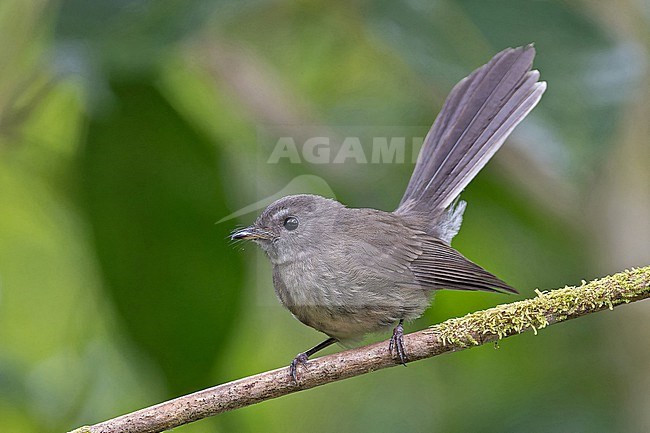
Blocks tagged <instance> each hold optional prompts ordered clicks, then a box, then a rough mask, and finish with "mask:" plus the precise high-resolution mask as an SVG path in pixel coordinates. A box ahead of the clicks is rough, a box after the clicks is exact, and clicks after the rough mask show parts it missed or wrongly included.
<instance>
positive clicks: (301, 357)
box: [289, 337, 336, 383]
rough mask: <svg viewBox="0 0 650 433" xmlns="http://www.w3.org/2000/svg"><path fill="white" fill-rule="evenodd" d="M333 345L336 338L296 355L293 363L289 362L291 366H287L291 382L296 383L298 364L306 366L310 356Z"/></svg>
mask: <svg viewBox="0 0 650 433" xmlns="http://www.w3.org/2000/svg"><path fill="white" fill-rule="evenodd" d="M334 343H336V338H333V337H330V338H328V339H327V340H325V341H323V342H322V343H320V344H317V345H316V346H314V347H312V348H311V349H309V350H308V351H306V352H302V353H299V354H297V355H296V357H295V358H294V359H293V361H291V364H290V365H289V373H290V374H291V378H292V379H293V381H294V382H296V383H298V372H297V366H298V364H303V365H304V364H306V363H307V360H308V359H309V357H310V356H312V355H313V354H314V353H316V352H318V351H320V350H323V349H325V348H326V347H327V346H331V345H332V344H334Z"/></svg>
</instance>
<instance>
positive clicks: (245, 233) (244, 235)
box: [230, 226, 273, 241]
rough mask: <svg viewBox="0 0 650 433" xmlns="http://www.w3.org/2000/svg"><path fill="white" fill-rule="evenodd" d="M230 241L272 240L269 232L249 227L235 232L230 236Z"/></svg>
mask: <svg viewBox="0 0 650 433" xmlns="http://www.w3.org/2000/svg"><path fill="white" fill-rule="evenodd" d="M230 239H232V240H233V241H234V240H237V239H266V240H271V239H273V234H272V233H270V232H267V231H266V230H262V229H260V228H257V227H254V226H250V227H246V228H244V229H241V230H237V231H236V232H234V233H233V234H231V235H230Z"/></svg>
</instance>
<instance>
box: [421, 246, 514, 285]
mask: <svg viewBox="0 0 650 433" xmlns="http://www.w3.org/2000/svg"><path fill="white" fill-rule="evenodd" d="M420 240H421V245H420V247H421V250H422V254H420V255H419V256H418V257H417V258H416V259H414V260H413V261H412V262H411V265H410V269H411V271H412V272H413V273H414V274H415V276H416V278H417V280H418V281H419V282H420V283H421V284H422V285H423V286H425V287H429V288H432V289H453V290H484V291H489V292H500V291H505V292H510V293H517V291H516V290H515V289H513V288H512V287H510V286H509V285H508V284H506V283H505V282H503V281H501V280H500V279H499V278H497V277H495V276H494V275H492V274H491V273H490V272H488V271H486V270H485V269H483V268H482V267H480V266H479V265H477V264H476V263H474V262H472V261H470V260H469V259H467V258H466V257H465V256H463V255H462V254H461V253H459V252H458V251H456V250H455V249H453V248H452V247H450V246H449V245H447V244H446V243H444V242H442V241H441V240H439V239H436V238H434V237H431V236H426V235H425V236H421V237H420Z"/></svg>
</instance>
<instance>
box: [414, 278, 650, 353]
mask: <svg viewBox="0 0 650 433" xmlns="http://www.w3.org/2000/svg"><path fill="white" fill-rule="evenodd" d="M535 292H536V293H537V296H536V297H535V298H532V299H526V300H523V301H518V302H513V303H510V304H504V305H498V306H496V307H494V308H490V309H488V310H483V311H477V312H475V313H471V314H468V315H466V316H464V317H460V318H455V319H450V320H447V321H445V322H443V323H440V324H438V325H435V326H432V327H431V328H430V329H429V330H428V331H425V332H426V333H431V334H436V335H437V336H438V337H439V338H440V339H441V341H442V343H443V345H445V346H450V347H451V348H461V347H468V346H478V345H480V344H483V343H484V342H486V341H491V340H495V339H497V340H500V339H502V338H504V337H507V336H509V335H513V334H519V333H521V332H524V331H526V330H529V329H531V330H532V331H533V332H534V333H535V334H537V332H538V330H540V329H543V328H545V327H547V326H548V325H550V324H552V323H557V322H561V321H564V320H567V319H571V318H574V317H579V316H582V315H584V314H587V313H591V312H595V311H600V310H603V309H610V310H611V309H613V308H614V307H615V306H617V305H620V304H626V303H628V302H631V301H635V300H639V299H643V298H648V297H650V266H646V267H643V268H637V269H631V270H626V271H623V272H620V273H617V274H614V275H612V276H609V277H605V278H601V279H598V280H594V281H592V282H590V283H587V282H585V281H583V282H582V285H580V286H578V287H565V288H563V289H557V290H552V291H550V292H540V291H539V290H535Z"/></svg>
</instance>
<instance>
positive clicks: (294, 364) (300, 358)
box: [289, 352, 309, 385]
mask: <svg viewBox="0 0 650 433" xmlns="http://www.w3.org/2000/svg"><path fill="white" fill-rule="evenodd" d="M308 359H309V357H308V356H307V354H306V353H304V352H303V353H299V354H297V355H296V357H295V358H293V361H291V364H290V365H289V374H290V375H291V378H292V379H293V381H294V382H295V384H296V385H297V384H298V364H301V365H303V366H305V367H306V366H307V360H308Z"/></svg>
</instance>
